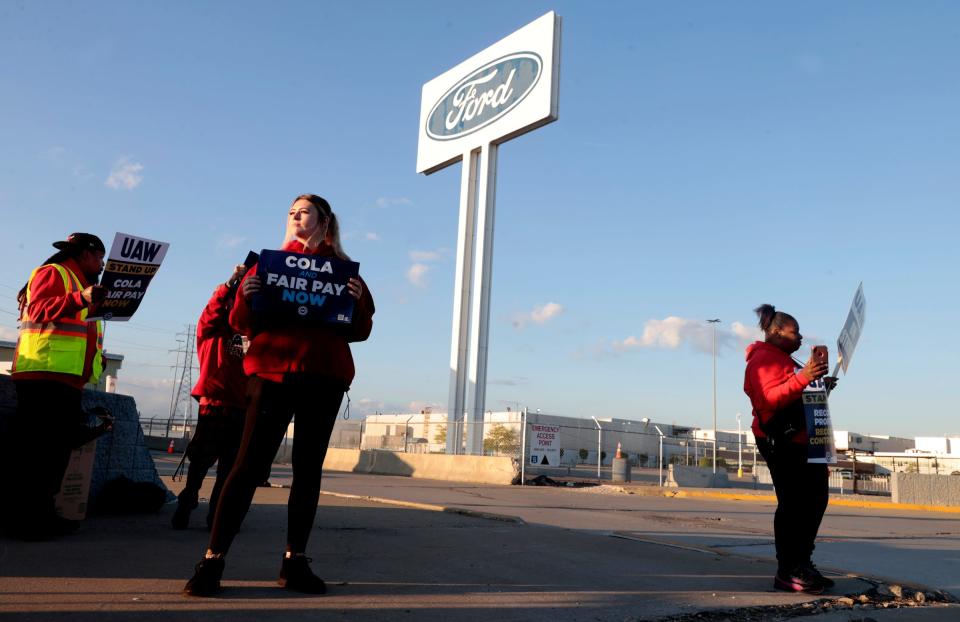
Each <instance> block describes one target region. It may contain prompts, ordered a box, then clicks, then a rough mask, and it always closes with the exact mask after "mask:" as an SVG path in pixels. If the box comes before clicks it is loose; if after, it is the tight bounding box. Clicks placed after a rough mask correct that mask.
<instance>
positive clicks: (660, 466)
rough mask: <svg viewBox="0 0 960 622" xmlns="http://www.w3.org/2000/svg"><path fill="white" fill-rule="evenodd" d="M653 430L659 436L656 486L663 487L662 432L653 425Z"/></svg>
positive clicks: (658, 427)
mask: <svg viewBox="0 0 960 622" xmlns="http://www.w3.org/2000/svg"><path fill="white" fill-rule="evenodd" d="M653 427H654V429H655V430H656V431H657V434H659V435H660V457H659V459H658V460H657V464H658V467H659V482H658V485H659V486H660V487H661V488H662V487H663V430H661V429H660V426H658V425H656V424H654V426H653Z"/></svg>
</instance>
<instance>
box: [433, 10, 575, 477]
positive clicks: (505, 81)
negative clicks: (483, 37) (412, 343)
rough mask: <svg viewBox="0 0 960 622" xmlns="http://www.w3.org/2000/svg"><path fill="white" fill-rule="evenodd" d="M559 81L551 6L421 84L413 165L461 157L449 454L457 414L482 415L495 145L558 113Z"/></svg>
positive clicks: (475, 436) (454, 448)
mask: <svg viewBox="0 0 960 622" xmlns="http://www.w3.org/2000/svg"><path fill="white" fill-rule="evenodd" d="M559 87H560V17H559V16H558V15H557V14H556V13H553V12H550V13H547V14H546V15H544V16H542V17H540V18H539V19H536V20H534V21H533V22H531V23H529V24H527V25H526V26H524V27H523V28H521V29H520V30H518V31H516V32H514V33H513V34H511V35H508V36H507V37H505V38H503V39H501V40H500V41H498V42H496V43H494V44H493V45H491V46H490V47H488V48H487V49H485V50H483V51H482V52H480V53H478V54H476V55H474V56H472V57H470V58H468V59H467V60H465V61H463V62H462V63H460V64H459V65H457V66H456V67H454V68H453V69H450V70H449V71H447V72H445V73H443V74H441V75H439V76H437V77H436V78H434V79H433V80H430V81H429V82H427V83H426V84H424V85H423V93H422V96H421V99H420V129H419V140H418V146H417V172H418V173H424V174H427V175H429V174H431V173H435V172H436V171H439V170H440V169H442V168H445V167H447V166H449V165H451V164H454V163H456V162H460V161H462V162H463V166H462V171H461V182H460V229H459V233H458V235H457V268H456V270H457V272H456V275H455V284H454V295H453V331H452V338H451V343H450V402H449V408H448V410H447V413H448V414H447V417H448V425H447V453H448V454H459V453H462V451H463V449H464V448H463V447H462V446H461V440H460V438H461V437H460V433H459V430H461V429H462V424H463V420H464V416H465V415H467V416H468V417H469V419H470V423H472V424H479V423H481V422H482V421H483V413H484V411H485V399H486V397H485V395H486V383H487V342H488V327H489V324H490V281H491V274H492V266H493V221H494V212H495V210H494V204H495V202H496V180H497V149H498V148H499V145H501V144H503V143H504V142H506V141H508V140H510V139H511V138H515V137H517V136H520V135H521V134H524V133H525V132H529V131H531V130H533V129H536V128H538V127H540V126H542V125H546V124H547V123H550V122H552V121H556V120H557V116H558V102H559ZM468 391H469V392H470V393H471V395H470V396H469V397H468V395H467V393H468ZM482 430H483V426H481V425H467V446H466V452H467V453H471V454H482V453H483V435H482ZM549 459H550V458H549V457H548V458H547V460H549Z"/></svg>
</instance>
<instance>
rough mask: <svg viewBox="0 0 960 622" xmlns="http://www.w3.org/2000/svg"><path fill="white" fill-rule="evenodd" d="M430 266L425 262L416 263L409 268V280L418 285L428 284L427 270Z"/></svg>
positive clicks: (424, 285)
mask: <svg viewBox="0 0 960 622" xmlns="http://www.w3.org/2000/svg"><path fill="white" fill-rule="evenodd" d="M429 271H430V266H428V265H427V264H424V263H415V264H413V265H412V266H410V268H409V269H408V270H407V280H408V281H410V283H411V284H412V285H415V286H416V287H426V286H427V272H429Z"/></svg>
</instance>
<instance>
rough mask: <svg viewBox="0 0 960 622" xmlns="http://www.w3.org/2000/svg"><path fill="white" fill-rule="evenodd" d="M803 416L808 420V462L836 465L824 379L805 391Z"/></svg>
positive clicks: (810, 385)
mask: <svg viewBox="0 0 960 622" xmlns="http://www.w3.org/2000/svg"><path fill="white" fill-rule="evenodd" d="M801 398H802V400H803V414H804V416H805V417H806V418H807V436H808V437H809V440H808V441H807V462H810V463H814V464H836V463H837V450H836V447H834V444H833V424H831V422H830V407H829V406H828V404H827V387H826V384H825V383H824V381H823V379H822V378H820V379H818V380H814V381H813V382H811V383H810V384H809V385H807V387H806V388H805V389H804V390H803V394H802V396H801Z"/></svg>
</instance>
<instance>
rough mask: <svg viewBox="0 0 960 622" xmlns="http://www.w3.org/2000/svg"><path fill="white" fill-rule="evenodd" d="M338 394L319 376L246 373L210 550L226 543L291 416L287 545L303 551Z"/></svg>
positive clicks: (220, 549) (223, 549) (223, 547)
mask: <svg viewBox="0 0 960 622" xmlns="http://www.w3.org/2000/svg"><path fill="white" fill-rule="evenodd" d="M343 394H344V387H343V386H342V385H340V384H339V383H337V382H336V381H334V380H331V379H328V378H325V377H321V376H307V375H302V374H301V375H295V376H294V375H291V376H288V377H287V378H285V379H284V381H283V382H282V383H277V382H270V381H267V380H262V379H260V378H257V377H252V378H250V381H249V384H248V388H247V399H248V400H249V401H248V407H247V413H246V420H245V422H244V428H243V441H241V443H240V451H239V452H237V459H236V462H235V463H234V465H233V469H231V470H230V475H228V476H227V481H226V483H225V484H224V485H223V491H222V493H221V495H220V502H219V503H218V504H217V510H216V515H215V517H214V519H213V529H212V532H211V534H210V546H209V548H210V550H211V551H213V552H214V553H220V554H224V553H226V552H227V550H228V549H229V548H230V544H231V543H232V542H233V538H234V537H235V536H236V535H237V532H238V531H239V530H240V525H241V524H242V523H243V518H244V517H245V516H246V514H247V511H248V510H249V509H250V503H251V502H252V501H253V494H254V492H256V489H257V486H258V485H259V484H261V483H262V482H263V481H264V480H265V479H267V477H269V476H270V466H271V464H272V463H273V459H274V457H275V456H276V455H277V449H279V447H280V443H281V442H282V441H283V436H284V433H285V432H286V431H287V426H288V425H289V424H290V421H291V419H292V418H293V416H294V415H297V419H296V423H295V426H294V433H293V434H294V436H293V483H292V485H291V486H290V498H289V500H288V502H287V547H288V549H289V550H290V551H292V552H294V553H302V552H304V550H306V547H307V540H308V539H309V537H310V529H311V527H312V526H313V519H314V518H315V517H316V514H317V502H318V501H319V499H320V477H321V469H322V467H323V459H324V458H325V457H326V455H327V444H328V443H329V442H330V433H331V432H332V431H333V424H334V423H335V422H336V420H337V412H338V411H339V410H340V402H341V401H343Z"/></svg>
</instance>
